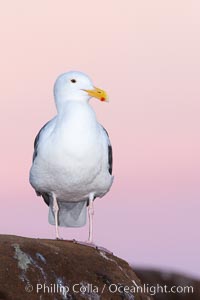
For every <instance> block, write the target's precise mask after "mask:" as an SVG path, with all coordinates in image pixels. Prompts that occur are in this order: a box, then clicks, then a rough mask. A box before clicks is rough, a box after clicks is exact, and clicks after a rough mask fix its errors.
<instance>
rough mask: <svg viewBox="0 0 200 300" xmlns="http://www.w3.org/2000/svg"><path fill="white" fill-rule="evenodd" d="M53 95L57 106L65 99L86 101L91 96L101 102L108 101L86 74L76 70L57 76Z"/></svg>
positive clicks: (62, 103) (104, 93) (105, 95)
mask: <svg viewBox="0 0 200 300" xmlns="http://www.w3.org/2000/svg"><path fill="white" fill-rule="evenodd" d="M54 97H55V101H56V105H57V108H58V107H59V106H63V105H64V104H65V103H66V102H67V101H81V102H88V101H89V99H90V98H92V97H94V98H97V99H99V100H101V101H103V102H104V101H108V97H107V94H106V92H105V91H103V90H102V89H99V88H97V87H95V86H94V85H93V83H92V81H91V79H90V78H89V77H88V76H87V75H86V74H84V73H81V72H76V71H71V72H67V73H63V74H61V75H60V76H59V77H58V78H57V80H56V82H55V84H54Z"/></svg>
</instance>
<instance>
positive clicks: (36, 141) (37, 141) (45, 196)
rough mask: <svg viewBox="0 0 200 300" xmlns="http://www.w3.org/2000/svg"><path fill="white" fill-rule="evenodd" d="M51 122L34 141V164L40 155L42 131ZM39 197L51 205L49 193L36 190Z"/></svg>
mask: <svg viewBox="0 0 200 300" xmlns="http://www.w3.org/2000/svg"><path fill="white" fill-rule="evenodd" d="M49 122H51V120H50V121H48V122H47V123H46V124H45V125H44V126H43V127H42V128H41V129H40V131H39V132H38V134H37V135H36V138H35V140H34V151H33V163H34V160H35V159H36V157H37V153H38V145H39V142H40V136H41V133H42V131H43V130H44V129H45V128H46V126H47V125H48V124H49ZM35 192H36V194H37V196H42V198H43V199H44V202H45V203H46V204H47V205H49V203H50V197H49V194H48V193H40V192H38V191H37V190H35Z"/></svg>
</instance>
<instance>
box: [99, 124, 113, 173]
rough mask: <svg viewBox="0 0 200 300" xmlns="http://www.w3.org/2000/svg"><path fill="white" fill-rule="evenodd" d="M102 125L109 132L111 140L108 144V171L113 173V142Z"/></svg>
mask: <svg viewBox="0 0 200 300" xmlns="http://www.w3.org/2000/svg"><path fill="white" fill-rule="evenodd" d="M101 127H102V128H103V130H104V131H105V133H106V134H107V137H108V140H109V144H108V171H109V173H110V175H112V169H113V153H112V146H111V143H110V139H109V135H108V132H107V130H106V129H105V128H104V127H103V126H102V125H101Z"/></svg>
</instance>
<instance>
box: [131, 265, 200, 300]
mask: <svg viewBox="0 0 200 300" xmlns="http://www.w3.org/2000/svg"><path fill="white" fill-rule="evenodd" d="M135 272H136V274H137V275H138V276H139V277H140V279H141V280H142V283H144V284H146V285H147V284H148V285H149V286H156V285H157V284H158V285H159V286H162V287H164V286H166V287H167V290H170V289H171V287H175V288H177V287H178V289H179V291H178V292H176V293H172V292H171V293H157V294H155V295H154V296H153V298H154V299H155V300H189V299H192V300H199V299H200V281H198V280H195V279H193V278H190V277H187V276H184V275H180V274H176V273H168V272H161V271H154V270H145V269H136V270H135ZM187 287H189V289H188V288H187ZM182 288H183V289H185V292H184V291H183V290H182ZM192 290H193V292H192Z"/></svg>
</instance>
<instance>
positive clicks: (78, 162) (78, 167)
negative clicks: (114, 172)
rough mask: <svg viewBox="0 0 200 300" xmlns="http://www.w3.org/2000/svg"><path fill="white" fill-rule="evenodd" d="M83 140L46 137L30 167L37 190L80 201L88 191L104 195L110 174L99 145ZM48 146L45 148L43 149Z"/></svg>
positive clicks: (101, 147)
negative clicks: (60, 140) (48, 138)
mask: <svg viewBox="0 0 200 300" xmlns="http://www.w3.org/2000/svg"><path fill="white" fill-rule="evenodd" d="M91 140H94V141H95V143H92V142H90V140H88V141H87V143H85V142H84V137H81V136H80V137H79V138H78V139H77V138H76V139H74V138H72V139H71V140H70V135H69V134H68V140H67V141H68V142H67V143H66V144H63V143H62V145H61V144H59V142H58V141H57V140H53V139H52V140H49V141H48V142H47V143H45V145H44V147H43V149H41V151H40V156H39V157H38V158H36V161H35V163H34V165H33V167H32V169H31V183H32V185H33V186H34V187H35V188H36V189H37V190H38V191H41V192H42V191H45V192H47V191H49V192H54V193H55V194H56V196H57V197H58V198H59V199H62V200H65V201H80V200H83V199H84V198H87V197H88V195H89V193H91V192H94V193H95V194H96V195H103V194H105V193H106V192H107V191H108V189H109V187H110V185H111V182H112V177H111V176H110V174H109V173H108V171H107V168H106V166H105V158H104V155H103V153H104V151H103V145H102V143H100V142H99V140H100V139H99V140H98V138H96V139H91ZM47 149H48V151H47Z"/></svg>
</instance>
